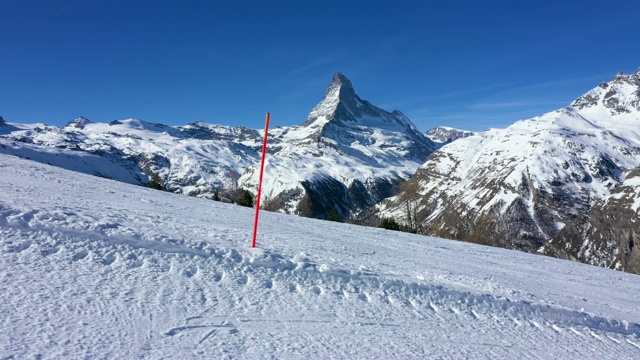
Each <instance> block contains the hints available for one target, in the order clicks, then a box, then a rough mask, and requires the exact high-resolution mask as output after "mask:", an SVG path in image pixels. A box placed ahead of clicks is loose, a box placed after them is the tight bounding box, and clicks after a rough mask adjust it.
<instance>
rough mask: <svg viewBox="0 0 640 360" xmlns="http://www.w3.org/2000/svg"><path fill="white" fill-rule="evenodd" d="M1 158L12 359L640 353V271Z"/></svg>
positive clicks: (5, 331) (1, 261)
mask: <svg viewBox="0 0 640 360" xmlns="http://www.w3.org/2000/svg"><path fill="white" fill-rule="evenodd" d="M0 167H1V168H2V176H0V242H1V243H0V269H2V270H0V293H2V294H3V295H2V301H0V313H2V314H3V326H2V327H1V328H0V358H15V359H23V358H40V359H59V358H179V359H190V358H195V359H223V358H323V359H327V358H342V359H344V358H350V359H356V358H376V359H381V358H384V359H389V358H405V359H410V358H414V359H425V358H440V357H441V358H469V359H514V358H519V359H537V358H545V359H549V358H580V359H604V358H615V359H637V358H638V357H639V356H640V282H638V277H637V276H636V275H631V274H625V273H620V272H615V271H612V270H607V269H603V268H597V267H592V266H586V265H582V264H578V263H572V262H568V261H563V260H557V259H553V258H549V257H543V256H535V255H530V254H526V253H520V252H514V251H509V250H504V249H498V248H491V247H483V246H478V245H473V244H468V243H463V242H456V241H449V240H442V239H436V238H430V237H424V236H417V235H411V234H406V233H400V232H390V231H386V230H382V229H376V228H365V227H358V226H353V225H345V224H336V223H333V222H325V221H320V220H312V219H306V218H299V217H292V216H288V215H283V214H277V213H267V212H265V213H263V216H262V218H261V223H260V229H259V240H258V246H259V248H258V249H249V248H247V245H248V244H249V241H250V235H251V228H252V226H251V225H252V216H253V210H252V209H248V208H241V207H237V206H234V205H230V204H225V203H221V202H214V201H209V200H205V199H198V198H193V197H184V196H178V195H175V194H171V193H167V192H161V191H154V190H151V189H148V188H143V187H139V186H132V185H129V184H126V183H123V182H115V181H112V180H108V179H101V178H98V177H93V176H88V175H85V174H80V173H77V172H71V171H68V170H64V169H61V168H60V167H53V166H49V165H46V164H41V163H37V162H33V161H30V160H25V159H19V158H17V157H13V156H9V155H3V154H0Z"/></svg>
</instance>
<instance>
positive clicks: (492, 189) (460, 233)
mask: <svg viewBox="0 0 640 360" xmlns="http://www.w3.org/2000/svg"><path fill="white" fill-rule="evenodd" d="M639 76H640V72H639V73H635V74H618V75H617V76H616V77H615V78H614V79H613V80H612V81H611V82H609V83H603V84H601V85H600V86H598V87H597V88H595V89H594V90H592V91H590V92H589V93H587V94H585V95H584V96H582V97H580V98H579V99H577V100H576V101H574V102H573V103H572V104H571V105H570V106H568V107H566V108H564V109H560V110H557V111H553V112H550V113H547V114H544V115H542V116H539V117H535V118H533V119H529V120H523V121H518V122H516V123H514V124H513V125H511V126H509V127H508V128H506V129H491V130H488V131H486V132H483V133H480V134H478V135H476V136H471V137H467V138H464V139H459V140H457V141H455V142H453V143H451V144H450V145H447V146H445V147H443V148H441V149H440V150H438V151H436V152H435V153H433V154H432V155H431V156H430V157H429V160H428V161H427V162H426V163H425V164H424V165H422V166H421V168H420V169H419V170H418V171H417V173H416V175H415V176H414V177H413V178H412V180H411V181H410V182H409V183H408V184H407V185H406V186H405V190H406V191H405V192H404V193H402V194H400V195H399V196H397V197H395V198H392V199H391V200H390V201H389V202H387V203H386V204H385V205H384V206H382V209H383V214H384V215H385V216H393V217H396V218H398V219H399V220H400V221H404V220H405V219H407V214H406V209H407V204H409V205H410V206H409V208H410V209H412V212H411V217H412V219H413V222H414V223H419V224H420V225H421V229H418V230H420V231H422V232H424V233H427V234H435V235H439V236H443V237H448V238H455V239H462V240H468V241H473V242H479V243H485V244H492V245H499V246H504V247H509V248H518V249H524V250H529V251H533V250H537V249H538V248H540V247H541V245H542V244H543V242H544V241H545V240H548V239H550V238H551V237H552V236H553V235H555V234H557V233H558V232H559V231H560V230H561V229H562V228H563V227H564V226H565V225H566V224H567V223H568V222H569V221H571V220H573V219H574V218H576V217H577V216H579V215H581V214H584V213H585V212H586V211H587V210H589V208H590V207H591V206H592V205H594V204H595V203H596V202H597V201H598V200H600V199H603V198H605V197H606V196H608V195H610V194H611V191H612V190H613V189H614V188H615V187H616V186H617V185H618V184H620V183H621V182H622V181H623V180H624V179H625V176H626V175H627V174H628V173H629V172H630V171H631V170H632V169H634V168H635V167H637V166H638V165H640V100H639V99H640V78H639Z"/></svg>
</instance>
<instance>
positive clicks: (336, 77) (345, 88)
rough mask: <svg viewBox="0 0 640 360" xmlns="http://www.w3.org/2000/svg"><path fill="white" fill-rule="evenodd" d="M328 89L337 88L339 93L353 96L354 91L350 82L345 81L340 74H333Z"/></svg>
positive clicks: (344, 77) (345, 78)
mask: <svg viewBox="0 0 640 360" xmlns="http://www.w3.org/2000/svg"><path fill="white" fill-rule="evenodd" d="M329 87H330V88H331V87H338V88H340V93H341V94H342V93H344V92H348V93H351V94H354V95H355V91H354V90H353V85H352V84H351V81H350V80H349V79H347V77H346V76H344V75H343V74H342V73H339V72H337V73H335V74H333V80H332V81H331V85H329Z"/></svg>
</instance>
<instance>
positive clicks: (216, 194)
mask: <svg viewBox="0 0 640 360" xmlns="http://www.w3.org/2000/svg"><path fill="white" fill-rule="evenodd" d="M213 201H220V192H219V191H216V192H214V193H213Z"/></svg>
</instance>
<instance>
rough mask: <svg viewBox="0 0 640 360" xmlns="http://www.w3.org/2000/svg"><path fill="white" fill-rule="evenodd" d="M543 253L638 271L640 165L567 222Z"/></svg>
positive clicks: (628, 270) (639, 255) (639, 245)
mask: <svg viewBox="0 0 640 360" xmlns="http://www.w3.org/2000/svg"><path fill="white" fill-rule="evenodd" d="M544 253H545V254H547V255H551V256H555V257H559V258H563V259H570V260H575V261H580V262H584V263H587V264H592V265H598V266H602V267H607V268H611V269H617V270H623V271H627V272H632V273H636V274H640V168H636V169H635V170H633V171H632V172H631V173H629V175H627V177H626V179H625V181H624V182H623V183H622V184H621V185H619V186H618V187H616V189H615V190H614V191H613V192H612V194H611V195H610V196H608V197H606V198H605V199H604V200H602V201H600V202H598V203H597V204H596V205H594V206H593V207H592V208H591V209H590V210H589V211H588V212H587V213H586V214H583V215H581V216H579V217H578V218H577V219H575V220H574V221H572V222H570V223H569V224H567V226H565V227H564V228H563V229H562V230H561V231H560V232H559V233H558V234H557V235H555V236H554V237H553V238H552V239H551V240H549V241H548V242H547V243H546V244H545V246H544Z"/></svg>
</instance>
